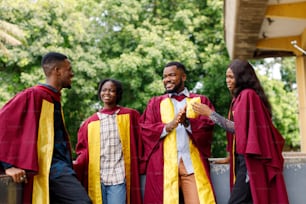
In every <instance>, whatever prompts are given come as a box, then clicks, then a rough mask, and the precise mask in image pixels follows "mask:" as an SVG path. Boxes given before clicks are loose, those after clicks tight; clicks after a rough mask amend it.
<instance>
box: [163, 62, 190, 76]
mask: <svg viewBox="0 0 306 204" xmlns="http://www.w3.org/2000/svg"><path fill="white" fill-rule="evenodd" d="M171 66H176V67H177V68H178V69H180V70H182V71H183V72H184V73H186V67H185V65H183V64H182V63H180V62H176V61H173V62H169V63H168V64H166V66H165V67H171Z"/></svg>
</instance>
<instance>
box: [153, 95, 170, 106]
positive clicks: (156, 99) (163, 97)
mask: <svg viewBox="0 0 306 204" xmlns="http://www.w3.org/2000/svg"><path fill="white" fill-rule="evenodd" d="M165 98H169V96H168V94H164V95H161V96H153V97H152V98H151V99H150V100H149V102H148V103H149V104H152V103H160V102H161V101H162V100H164V99H165Z"/></svg>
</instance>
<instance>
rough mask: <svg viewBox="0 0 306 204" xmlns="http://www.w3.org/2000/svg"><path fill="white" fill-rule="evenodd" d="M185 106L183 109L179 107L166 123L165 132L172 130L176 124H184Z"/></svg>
mask: <svg viewBox="0 0 306 204" xmlns="http://www.w3.org/2000/svg"><path fill="white" fill-rule="evenodd" d="M186 121H187V118H186V107H184V108H183V109H181V110H180V111H179V113H178V114H177V115H176V116H175V117H174V119H173V120H172V121H171V122H169V123H167V124H166V131H167V132H171V131H172V130H174V129H175V128H176V127H177V126H178V124H180V123H181V124H183V125H184V126H186Z"/></svg>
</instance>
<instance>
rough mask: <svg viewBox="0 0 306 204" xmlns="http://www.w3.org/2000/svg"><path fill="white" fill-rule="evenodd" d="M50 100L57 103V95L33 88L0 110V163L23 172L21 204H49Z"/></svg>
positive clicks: (43, 89) (18, 95) (52, 126)
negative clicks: (24, 177)
mask: <svg viewBox="0 0 306 204" xmlns="http://www.w3.org/2000/svg"><path fill="white" fill-rule="evenodd" d="M54 100H56V101H58V102H60V93H58V94H57V93H54V92H53V91H51V90H50V89H48V88H46V87H45V86H42V85H37V86H34V87H31V88H28V89H25V90H24V91H22V92H20V93H18V94H17V95H16V96H15V97H14V98H12V99H11V100H10V101H9V102H8V103H7V104H5V105H4V106H3V108H2V109H1V110H0V150H1V151H0V161H2V162H6V163H9V164H11V165H13V166H15V167H17V168H20V169H24V170H26V171H27V179H28V183H27V184H24V191H23V192H24V193H23V203H33V204H34V203H38V204H41V203H49V172H50V166H51V161H52V154H53V148H54V103H53V101H54ZM62 117H63V114H62ZM63 121H64V120H63ZM66 136H67V137H66V141H67V144H68V148H69V150H71V148H70V143H69V138H68V134H66Z"/></svg>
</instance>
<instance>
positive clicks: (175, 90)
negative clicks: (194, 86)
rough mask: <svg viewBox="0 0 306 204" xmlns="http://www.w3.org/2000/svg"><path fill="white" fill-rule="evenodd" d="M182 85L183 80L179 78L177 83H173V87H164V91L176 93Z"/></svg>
mask: <svg viewBox="0 0 306 204" xmlns="http://www.w3.org/2000/svg"><path fill="white" fill-rule="evenodd" d="M182 85H183V80H180V83H179V84H177V85H175V86H174V88H173V89H171V90H167V89H166V91H165V93H177V92H178V91H179V89H180V88H181V86H182Z"/></svg>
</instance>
